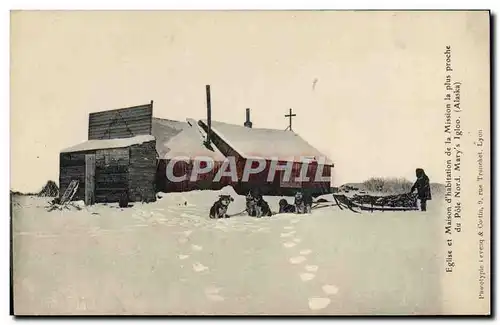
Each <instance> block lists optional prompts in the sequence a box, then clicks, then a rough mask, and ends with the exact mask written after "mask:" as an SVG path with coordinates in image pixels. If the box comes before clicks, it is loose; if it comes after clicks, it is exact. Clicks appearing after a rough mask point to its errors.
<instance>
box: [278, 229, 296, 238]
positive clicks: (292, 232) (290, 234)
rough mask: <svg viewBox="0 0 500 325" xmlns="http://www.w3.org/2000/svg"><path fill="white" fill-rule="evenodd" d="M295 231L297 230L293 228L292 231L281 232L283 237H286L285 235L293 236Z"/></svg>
mask: <svg viewBox="0 0 500 325" xmlns="http://www.w3.org/2000/svg"><path fill="white" fill-rule="evenodd" d="M295 233H296V231H295V230H292V231H290V232H284V233H282V234H281V237H282V238H284V237H292V236H293V234H295Z"/></svg>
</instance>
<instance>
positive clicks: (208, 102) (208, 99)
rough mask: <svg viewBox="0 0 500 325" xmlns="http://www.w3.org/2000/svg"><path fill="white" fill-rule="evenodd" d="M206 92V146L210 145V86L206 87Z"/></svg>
mask: <svg viewBox="0 0 500 325" xmlns="http://www.w3.org/2000/svg"><path fill="white" fill-rule="evenodd" d="M206 90H207V125H208V132H207V141H206V142H207V144H208V145H210V135H211V132H212V106H211V102H210V85H207V86H206Z"/></svg>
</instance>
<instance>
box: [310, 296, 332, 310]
mask: <svg viewBox="0 0 500 325" xmlns="http://www.w3.org/2000/svg"><path fill="white" fill-rule="evenodd" d="M330 302H331V300H330V298H320V297H313V298H309V309H311V310H320V309H324V308H326V307H328V305H329V304H330Z"/></svg>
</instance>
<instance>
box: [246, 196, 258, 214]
mask: <svg viewBox="0 0 500 325" xmlns="http://www.w3.org/2000/svg"><path fill="white" fill-rule="evenodd" d="M256 203H257V201H256V200H255V198H254V196H253V195H252V192H248V194H247V196H246V210H247V213H248V215H249V216H251V217H255V214H256V210H255V207H256Z"/></svg>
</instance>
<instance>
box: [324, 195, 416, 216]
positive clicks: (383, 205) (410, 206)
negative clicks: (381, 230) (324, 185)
mask: <svg viewBox="0 0 500 325" xmlns="http://www.w3.org/2000/svg"><path fill="white" fill-rule="evenodd" d="M333 198H334V200H335V202H336V203H337V205H338V206H339V208H340V209H341V210H343V209H345V208H347V209H349V210H351V211H354V212H359V211H356V210H355V209H358V210H364V211H411V210H418V206H417V195H416V194H397V195H387V196H373V195H357V194H355V195H354V196H353V197H352V198H349V197H347V196H345V195H343V194H333Z"/></svg>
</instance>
